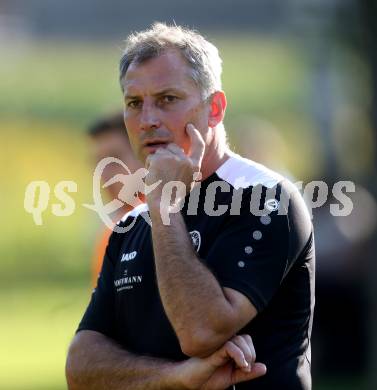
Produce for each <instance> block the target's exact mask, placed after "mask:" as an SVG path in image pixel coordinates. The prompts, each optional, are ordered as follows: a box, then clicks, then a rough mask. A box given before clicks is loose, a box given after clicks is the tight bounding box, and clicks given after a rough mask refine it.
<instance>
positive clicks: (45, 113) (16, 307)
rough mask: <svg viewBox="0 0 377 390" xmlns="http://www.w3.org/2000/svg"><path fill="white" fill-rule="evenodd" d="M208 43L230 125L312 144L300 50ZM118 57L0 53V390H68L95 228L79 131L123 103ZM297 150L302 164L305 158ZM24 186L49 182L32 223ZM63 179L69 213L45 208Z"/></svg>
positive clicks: (81, 49)
mask: <svg viewBox="0 0 377 390" xmlns="http://www.w3.org/2000/svg"><path fill="white" fill-rule="evenodd" d="M215 42H216V43H217V44H218V45H219V47H220V48H221V52H222V55H223V59H224V89H225V91H226V92H227V95H228V101H229V107H228V113H227V121H226V124H227V125H228V127H229V129H230V130H231V126H232V123H235V122H236V121H237V120H238V119H239V118H241V117H243V116H247V115H250V114H251V113H252V114H253V115H256V116H260V117H263V118H264V119H266V120H269V121H271V122H272V123H275V124H278V125H279V129H280V130H281V131H282V133H283V134H284V136H285V137H286V139H287V140H288V141H289V140H290V141H291V142H292V143H293V146H295V142H296V141H295V140H296V138H297V135H298V134H300V136H301V137H305V136H307V137H310V128H311V126H312V124H311V122H310V118H309V116H308V113H307V107H306V104H307V103H306V102H305V94H304V93H303V90H304V89H305V83H306V82H307V81H306V78H305V72H306V68H305V62H304V61H303V60H302V58H301V57H300V52H299V50H298V49H297V48H295V47H294V46H292V45H291V44H289V43H287V42H280V43H279V42H274V41H266V40H263V41H262V40H259V39H256V38H255V39H240V37H237V36H235V37H231V38H229V37H228V38H227V39H221V38H219V39H218V40H217V41H215ZM119 46H120V45H119ZM119 56H120V49H119V47H118V46H117V45H115V44H114V45H111V44H108V45H105V44H98V45H93V44H72V43H69V44H68V43H67V42H55V43H53V42H44V43H43V42H39V43H35V42H32V41H30V42H23V43H12V45H11V46H9V47H2V58H3V60H2V61H0V91H1V93H0V114H1V117H0V145H1V184H0V186H1V187H0V200H1V216H2V218H1V220H2V223H1V227H0V248H1V262H0V350H1V353H0V389H4V390H37V389H38V390H45V389H46V390H58V389H59V390H60V389H64V388H66V386H65V380H64V363H65V356H66V351H67V348H68V344H69V341H70V339H71V338H72V335H73V333H74V331H75V329H76V327H77V324H78V321H79V320H80V318H81V315H82V314H83V310H84V308H85V306H86V304H87V302H88V299H89V295H90V286H89V283H90V282H89V279H90V276H89V264H90V257H91V253H92V247H93V243H94V239H95V235H96V233H97V232H98V230H99V229H100V228H101V225H100V221H99V218H98V217H97V216H96V215H95V214H94V213H93V212H92V211H89V210H87V209H85V208H83V207H82V203H90V202H91V196H92V195H91V185H92V184H91V174H92V171H93V169H92V166H91V164H90V158H89V153H88V145H87V143H86V139H85V135H84V130H85V126H86V125H87V124H88V123H89V122H90V121H91V120H93V119H94V118H96V117H97V116H98V115H100V114H102V113H104V112H106V111H111V110H113V109H117V108H119V107H121V95H120V90H119V87H118V81H117V62H118V59H119ZM300 144H302V143H301V142H300ZM300 150H301V153H302V154H305V153H306V159H305V161H307V164H308V165H309V164H310V161H311V158H312V159H313V160H314V159H315V156H312V157H311V156H310V155H309V152H308V151H306V150H305V149H303V148H301V149H300ZM295 158H296V159H297V161H298V160H299V159H300V155H297V154H296V155H295V157H294V158H293V157H291V158H289V156H288V157H287V163H288V165H291V166H292V167H295V169H296V171H295V173H296V174H303V173H305V172H306V171H305V170H306V169H307V167H306V166H305V164H300V165H298V164H297V162H296V160H295ZM33 180H45V181H47V182H48V183H49V185H50V187H51V197H50V204H49V209H48V210H47V211H46V212H45V213H43V215H42V218H43V225H42V226H36V225H35V224H34V222H33V219H32V216H31V215H30V214H28V213H26V211H25V210H24V207H23V201H24V194H25V188H26V186H27V185H28V183H29V182H31V181H33ZM61 180H73V181H75V182H76V183H77V184H78V192H77V193H75V194H71V195H72V197H73V199H74V201H75V203H76V211H75V213H74V214H73V215H72V216H70V217H56V216H54V215H53V214H52V213H51V204H52V203H54V202H56V199H55V198H54V195H53V188H54V186H55V184H56V183H57V182H59V181H61ZM325 388H326V387H323V389H325ZM331 388H332V389H334V388H335V387H331ZM339 388H340V387H339ZM346 388H347V387H346V386H345V385H344V386H343V387H342V389H346ZM349 388H351V387H349Z"/></svg>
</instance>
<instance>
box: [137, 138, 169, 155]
mask: <svg viewBox="0 0 377 390" xmlns="http://www.w3.org/2000/svg"><path fill="white" fill-rule="evenodd" d="M168 144H169V142H168V141H165V140H151V141H145V142H144V143H143V148H145V149H147V151H148V152H149V153H154V152H155V151H156V150H157V149H159V148H166V147H167V145H168Z"/></svg>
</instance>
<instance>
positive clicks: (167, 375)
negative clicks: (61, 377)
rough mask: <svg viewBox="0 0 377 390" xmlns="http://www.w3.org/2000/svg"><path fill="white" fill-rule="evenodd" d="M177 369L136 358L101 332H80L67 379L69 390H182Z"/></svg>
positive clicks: (68, 367) (169, 363)
mask: <svg viewBox="0 0 377 390" xmlns="http://www.w3.org/2000/svg"><path fill="white" fill-rule="evenodd" d="M176 366H177V363H174V362H169V361H165V360H163V359H157V358H151V357H144V356H137V355H134V354H132V353H130V352H128V351H126V350H124V349H122V348H121V347H120V346H119V345H117V344H116V343H115V342H113V341H112V340H111V339H109V338H108V337H106V336H104V335H102V334H100V333H98V332H92V331H81V332H79V333H78V334H77V335H76V336H75V338H74V340H73V342H72V344H71V347H70V349H69V353H68V358H67V365H66V376H67V382H68V388H69V390H103V389H106V390H123V389H127V390H141V389H143V390H159V389H164V390H168V389H181V388H182V386H181V385H180V383H178V380H179V378H178V377H177V375H175V372H176Z"/></svg>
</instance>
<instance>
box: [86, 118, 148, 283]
mask: <svg viewBox="0 0 377 390" xmlns="http://www.w3.org/2000/svg"><path fill="white" fill-rule="evenodd" d="M88 135H89V137H90V141H91V142H90V143H91V145H90V146H91V152H92V155H93V158H94V163H95V165H97V164H98V163H99V162H100V161H101V160H102V159H104V158H106V157H114V158H117V159H119V160H121V161H123V163H124V164H125V165H126V166H127V168H128V169H129V171H130V173H131V174H132V173H134V172H136V171H137V170H138V169H139V168H142V167H143V165H142V164H141V163H140V161H138V160H137V159H136V157H135V156H134V153H133V151H132V149H131V145H130V141H129V139H128V134H127V130H126V128H125V126H124V120H123V112H122V111H120V112H116V113H113V114H110V115H105V116H103V117H101V118H99V119H97V120H96V121H95V122H94V123H92V124H91V125H90V126H89V129H88ZM125 173H126V172H125V170H124V169H123V168H122V167H121V166H120V165H119V164H115V163H111V164H109V165H107V166H106V167H105V169H104V171H103V173H102V177H101V179H102V181H103V183H106V182H108V181H109V180H110V179H112V178H114V177H115V176H116V175H118V174H122V175H123V174H125ZM122 187H123V185H122V183H120V182H116V183H113V184H110V185H108V186H106V191H107V192H108V197H109V198H110V199H117V198H118V197H119V193H120V191H121V190H122ZM122 203H123V202H122ZM140 203H141V201H140ZM132 208H133V206H131V205H130V204H128V203H125V202H124V203H123V207H121V208H119V209H118V210H116V211H115V212H114V213H113V214H115V215H112V216H111V217H112V220H113V222H114V223H116V222H117V221H119V220H120V219H121V218H122V217H123V215H124V214H126V213H127V212H128V211H130V210H132ZM111 232H112V230H111V229H109V228H108V227H107V226H104V227H103V228H101V232H100V233H99V234H98V235H97V240H96V245H95V251H94V255H93V260H92V263H91V282H92V286H93V287H95V285H96V283H97V278H98V274H99V272H100V271H101V267H102V261H103V257H104V255H105V250H106V246H107V242H108V240H109V237H110V234H111Z"/></svg>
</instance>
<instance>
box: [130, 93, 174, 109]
mask: <svg viewBox="0 0 377 390" xmlns="http://www.w3.org/2000/svg"><path fill="white" fill-rule="evenodd" d="M178 99H179V98H178V97H177V96H174V95H163V96H161V97H159V98H158V99H157V101H156V105H157V106H161V105H165V104H170V103H175V102H176V101H177V100H178ZM142 105H143V101H142V100H131V101H129V102H128V103H127V107H130V108H133V109H139V108H141V107H142Z"/></svg>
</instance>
